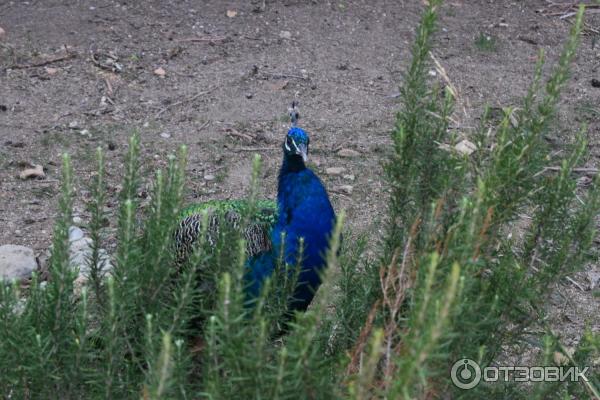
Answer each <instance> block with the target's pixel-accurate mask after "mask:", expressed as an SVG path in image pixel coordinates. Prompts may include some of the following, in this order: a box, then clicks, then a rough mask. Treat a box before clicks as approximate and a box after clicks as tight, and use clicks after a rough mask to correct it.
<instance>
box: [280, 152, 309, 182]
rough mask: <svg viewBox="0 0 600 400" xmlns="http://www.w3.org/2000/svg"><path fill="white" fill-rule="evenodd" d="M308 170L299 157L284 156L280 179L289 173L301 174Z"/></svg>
mask: <svg viewBox="0 0 600 400" xmlns="http://www.w3.org/2000/svg"><path fill="white" fill-rule="evenodd" d="M304 169H306V165H304V160H302V157H301V156H299V155H293V156H288V155H284V156H283V164H282V165H281V170H279V177H282V176H283V175H285V174H287V173H289V172H299V171H302V170H304Z"/></svg>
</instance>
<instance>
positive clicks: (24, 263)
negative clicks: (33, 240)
mask: <svg viewBox="0 0 600 400" xmlns="http://www.w3.org/2000/svg"><path fill="white" fill-rule="evenodd" d="M36 269H37V262H36V260H35V255H34V253H33V250H32V249H31V248H29V247H26V246H19V245H14V244H6V245H4V246H0V279H4V280H12V279H17V280H18V279H26V278H29V277H30V276H31V274H32V273H33V271H35V270H36Z"/></svg>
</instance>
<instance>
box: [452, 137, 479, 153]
mask: <svg viewBox="0 0 600 400" xmlns="http://www.w3.org/2000/svg"><path fill="white" fill-rule="evenodd" d="M454 149H455V150H456V151H458V152H459V153H460V154H464V155H467V156H468V155H471V153H473V152H474V151H475V150H477V146H475V144H474V143H472V142H470V141H468V140H466V139H465V140H461V141H460V142H458V143H457V144H456V146H454Z"/></svg>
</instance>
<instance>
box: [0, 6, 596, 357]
mask: <svg viewBox="0 0 600 400" xmlns="http://www.w3.org/2000/svg"><path fill="white" fill-rule="evenodd" d="M569 5H570V2H565V4H563V5H561V6H556V5H552V4H550V3H549V2H548V1H544V0H528V1H483V0H471V1H459V0H455V1H448V2H446V4H445V5H444V6H443V8H442V10H441V13H440V21H439V32H438V34H437V36H436V47H435V50H434V53H435V55H436V57H437V58H438V60H439V61H440V63H441V64H442V65H443V67H444V68H445V69H446V71H447V73H448V75H449V77H450V79H451V80H452V81H453V83H454V85H455V86H456V87H457V88H458V89H459V92H460V99H461V104H460V105H461V106H464V111H465V112H462V111H461V112H460V113H458V114H457V116H458V118H459V122H460V123H459V125H458V126H456V127H455V128H456V129H457V132H458V133H459V134H460V135H463V136H465V137H468V135H469V133H470V132H471V131H472V129H471V127H473V126H476V125H477V116H478V115H479V114H480V111H481V109H482V107H483V105H484V104H486V103H489V104H491V105H492V106H494V107H503V106H509V105H518V104H519V99H520V98H521V97H522V96H523V94H524V93H525V90H526V88H527V86H528V84H529V82H530V81H531V78H532V75H533V69H534V65H535V59H536V55H537V52H538V50H539V49H540V48H543V49H544V50H545V51H546V55H547V59H548V61H549V62H548V66H547V68H546V73H548V71H549V68H550V66H551V65H552V64H553V62H554V61H556V60H557V58H558V55H559V52H560V49H561V44H562V43H563V41H564V40H565V38H566V35H567V33H568V30H569V27H570V21H572V18H561V16H563V17H564V16H565V15H568V13H569V12H570V11H572V10H571V9H570V8H569ZM422 7H423V2H422V1H418V0H406V1H401V0H397V1H391V0H388V1H366V0H364V1H347V0H339V1H331V2H330V1H309V0H287V1H285V0H282V1H273V0H271V1H218V0H213V1H185V0H181V1H172V0H162V1H158V0H149V1H143V2H141V1H126V0H123V1H111V0H94V1H92V0H30V1H9V0H1V1H0V28H2V29H3V30H4V34H2V33H0V224H1V225H2V228H1V229H0V244H8V243H11V244H23V245H28V246H31V247H32V248H33V249H34V250H35V251H36V252H37V253H42V252H44V251H45V250H46V249H47V248H48V246H49V243H50V241H51V232H52V223H53V220H54V216H55V213H56V205H57V198H58V192H59V181H58V180H59V178H60V160H61V158H60V154H61V153H63V152H69V153H70V154H71V155H72V157H73V163H74V166H75V170H76V179H77V187H78V191H77V192H78V201H77V203H76V210H75V215H76V216H77V217H79V218H81V219H82V220H83V221H85V220H86V219H87V215H86V212H85V206H84V205H85V200H86V199H89V192H88V191H87V190H86V183H87V181H88V178H89V176H90V173H91V171H93V170H94V149H95V148H96V147H97V146H101V147H102V148H104V149H105V150H106V156H107V162H108V165H107V173H108V175H109V183H110V198H109V206H110V207H109V211H110V212H114V206H115V205H116V201H117V200H116V194H117V192H118V190H119V186H118V185H119V181H120V177H121V175H122V155H123V154H124V152H125V149H126V143H127V139H128V137H129V136H130V135H131V133H132V132H133V131H134V130H137V131H139V133H140V135H141V138H142V145H143V150H142V156H143V160H144V163H143V166H144V170H145V171H147V173H146V174H145V175H146V176H148V177H150V176H151V175H150V173H149V172H150V171H152V170H154V169H155V168H157V167H161V166H164V164H165V162H164V160H165V159H166V157H167V155H168V154H170V153H172V152H174V151H175V150H176V149H177V148H178V146H180V145H181V144H186V145H187V146H188V148H189V164H188V171H187V172H188V179H189V180H188V186H187V189H188V190H187V194H186V199H187V201H189V202H197V201H203V200H207V199H213V198H236V197H240V196H243V195H244V193H245V190H246V189H247V186H248V181H249V176H250V166H251V162H252V157H253V154H255V153H260V154H261V155H262V156H263V160H264V168H263V171H264V174H263V178H264V189H263V192H264V195H265V196H266V197H271V198H273V197H274V196H275V193H276V176H277V171H278V167H279V163H280V161H281V151H280V143H281V140H282V138H283V135H284V134H285V132H286V129H287V127H288V124H289V122H288V118H287V107H288V105H289V103H290V102H291V101H292V100H294V99H296V100H298V101H299V103H300V112H301V120H300V125H301V126H302V127H303V128H305V129H306V130H307V131H308V132H309V133H310V135H311V149H310V150H311V164H312V166H313V168H315V169H316V170H317V171H318V173H319V174H320V175H321V176H322V177H323V179H324V181H325V184H326V186H327V187H328V189H329V190H330V192H331V195H332V198H333V201H334V205H335V207H336V209H338V210H339V209H342V208H345V209H346V210H347V219H348V221H349V224H350V225H351V226H352V227H353V229H354V230H355V231H358V232H361V231H362V232H369V234H372V235H373V236H375V237H377V236H379V230H380V227H381V224H380V221H381V219H382V216H383V213H382V211H383V209H384V207H385V198H386V189H385V187H386V186H385V182H384V181H383V178H382V168H381V162H382V160H383V159H384V156H385V154H386V153H387V152H388V150H389V144H390V141H389V132H390V129H391V127H392V124H393V117H394V112H395V110H397V108H398V98H397V93H398V85H399V83H400V81H401V75H402V71H403V69H404V67H405V66H406V63H407V61H408V59H409V52H410V48H409V46H410V41H411V38H412V36H413V30H414V27H415V25H416V24H417V22H418V18H419V15H420V12H421V10H422ZM598 10H600V9H599V8H595V9H593V10H591V11H592V13H591V14H590V15H589V18H588V27H589V28H590V29H591V30H588V31H587V34H586V35H585V36H584V38H583V41H582V45H581V47H580V51H579V54H578V57H577V61H576V65H575V66H574V69H573V77H572V80H571V81H570V83H569V86H568V88H567V89H566V91H565V94H564V96H563V99H564V100H563V102H562V104H561V111H560V116H559V118H558V120H557V123H556V135H554V136H552V137H549V138H548V139H549V140H551V141H553V142H556V143H555V145H556V148H557V151H560V149H561V144H563V143H565V142H568V141H569V139H570V138H572V137H573V135H574V132H575V131H576V127H577V126H578V125H579V124H580V123H582V122H586V123H587V124H588V125H589V140H590V153H591V157H590V159H589V161H588V165H589V166H596V165H598V162H597V158H598V156H599V155H600V148H599V147H598V146H599V144H600V131H599V129H600V102H599V100H600V88H598V87H595V85H594V86H593V85H592V79H599V80H600V71H598V67H599V65H600V64H599V62H600V43H599V44H598V45H596V46H594V44H595V41H596V39H597V38H598V35H597V34H594V30H596V31H597V29H598V28H599V27H600V23H599V20H600V18H598V17H599V16H600V14H594V12H596V11H598ZM432 75H433V73H432ZM438 78H439V75H438V76H437V77H432V79H438ZM599 85H600V82H599ZM461 108H462V107H459V109H461ZM341 149H352V150H356V151H358V152H359V154H358V155H356V154H355V155H354V156H351V157H347V156H346V157H344V156H343V153H344V152H342V154H340V153H339V150H341ZM28 164H38V165H42V166H43V168H44V170H45V173H46V178H45V179H41V180H35V179H29V180H21V179H19V178H18V175H19V173H20V172H21V171H22V170H23V169H24V168H25V167H26V166H27V165H28ZM329 167H343V168H345V171H344V172H342V173H341V174H339V175H327V174H326V173H325V170H326V169H327V168H329ZM144 185H145V187H146V188H147V189H146V190H142V191H141V192H140V196H141V197H145V196H147V190H148V189H149V185H150V180H149V178H148V179H147V180H146V181H145V183H144ZM111 246H114V243H113V242H112V241H111V240H109V243H108V249H109V251H110V250H111ZM595 274H596V275H595ZM597 274H600V269H599V267H598V266H595V265H590V266H589V267H588V268H587V270H586V271H584V272H582V273H580V274H577V275H576V276H573V277H572V279H573V281H574V282H576V283H575V284H574V283H572V282H570V281H565V282H563V283H562V284H561V285H559V287H557V288H555V289H553V290H554V292H553V295H552V301H551V307H550V310H551V316H552V323H553V326H554V327H555V329H556V330H557V331H559V332H563V333H564V341H565V344H566V345H569V346H570V345H572V344H573V343H576V342H577V341H578V338H579V337H580V335H581V332H582V330H583V327H584V325H586V324H587V325H588V326H591V327H592V328H593V329H594V330H595V331H600V317H599V314H598V310H599V309H600V296H598V289H595V291H594V290H592V288H591V283H590V281H591V280H593V279H594V278H593V277H594V276H597ZM594 293H595V296H594Z"/></svg>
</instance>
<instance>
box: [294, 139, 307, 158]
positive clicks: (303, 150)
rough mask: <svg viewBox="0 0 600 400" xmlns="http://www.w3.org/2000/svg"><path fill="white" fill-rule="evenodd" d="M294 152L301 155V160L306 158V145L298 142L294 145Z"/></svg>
mask: <svg viewBox="0 0 600 400" xmlns="http://www.w3.org/2000/svg"><path fill="white" fill-rule="evenodd" d="M296 154H298V155H299V156H302V161H304V162H306V160H308V147H306V145H305V144H304V143H300V144H299V145H297V146H296Z"/></svg>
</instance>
